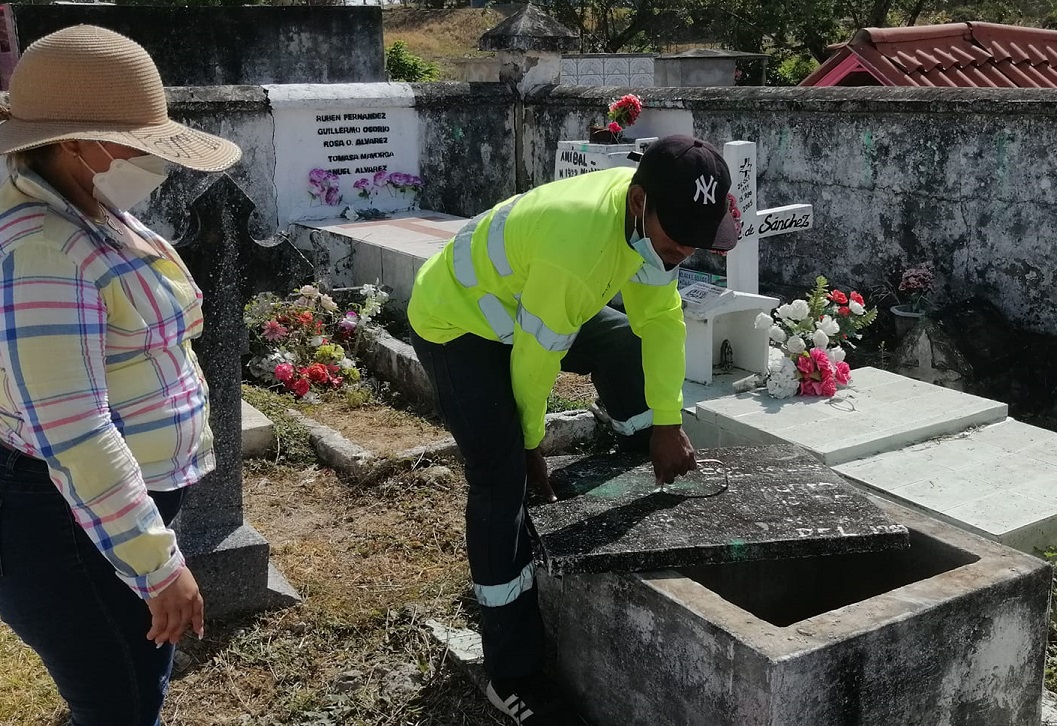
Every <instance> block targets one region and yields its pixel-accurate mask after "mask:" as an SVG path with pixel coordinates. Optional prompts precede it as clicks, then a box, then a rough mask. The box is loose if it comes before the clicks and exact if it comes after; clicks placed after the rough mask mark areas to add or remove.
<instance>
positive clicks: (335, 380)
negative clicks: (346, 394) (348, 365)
mask: <svg viewBox="0 0 1057 726" xmlns="http://www.w3.org/2000/svg"><path fill="white" fill-rule="evenodd" d="M344 380H345V379H344V378H342V377H341V376H334V377H333V378H331V379H330V385H332V386H334V388H341V384H342V382H343V381H344Z"/></svg>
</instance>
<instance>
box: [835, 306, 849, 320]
mask: <svg viewBox="0 0 1057 726" xmlns="http://www.w3.org/2000/svg"><path fill="white" fill-rule="evenodd" d="M837 315H840V316H841V317H842V318H846V317H848V316H849V315H851V308H850V307H848V306H847V305H841V306H840V307H839V308H837Z"/></svg>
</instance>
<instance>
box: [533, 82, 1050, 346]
mask: <svg viewBox="0 0 1057 726" xmlns="http://www.w3.org/2000/svg"><path fill="white" fill-rule="evenodd" d="M619 92H620V91H618V90H617V89H599V88H574V87H566V86H558V87H556V88H552V89H548V90H546V91H544V92H542V93H539V94H537V95H535V96H534V97H532V98H530V99H528V100H527V102H526V104H525V134H524V140H523V148H524V153H523V155H522V156H521V157H520V159H519V163H520V164H521V166H522V170H523V174H524V176H525V183H526V185H534V184H538V183H540V182H543V181H547V180H549V179H550V178H552V176H553V168H554V150H555V149H556V147H557V142H558V141H559V140H561V139H580V138H584V133H585V130H586V129H587V128H588V127H589V126H590V125H591V124H592V123H597V122H598V121H599V120H600V119H601V118H602V117H603V114H604V111H605V108H606V105H607V104H608V102H609V101H610V100H612V98H614V97H615V96H617V95H618V93H619ZM640 95H641V97H642V98H643V101H644V103H645V104H646V105H647V106H648V108H647V110H646V111H644V113H643V116H642V119H641V120H640V122H639V123H638V124H636V127H635V128H636V129H638V133H639V135H642V136H648V135H654V134H658V133H662V134H663V133H671V132H673V131H681V132H684V133H686V132H690V131H693V133H695V134H697V135H699V136H701V137H703V138H706V139H710V140H713V141H715V142H717V143H722V142H725V141H730V140H734V139H746V140H750V141H756V142H757V144H758V169H759V194H760V203H761V205H762V206H764V207H774V206H778V205H782V204H791V203H795V202H803V203H810V204H813V205H814V209H815V228H814V229H813V230H811V231H809V232H802V233H799V234H795V235H788V236H784V237H783V236H779V237H774V238H771V239H769V240H765V241H764V242H763V243H762V244H761V260H760V271H761V275H762V277H763V278H764V280H768V279H770V280H771V281H773V282H776V283H781V284H796V285H806V284H807V283H808V282H809V281H811V280H813V279H814V277H815V276H816V275H818V274H822V273H825V274H826V275H828V276H830V277H831V278H832V279H834V280H836V281H838V282H840V283H842V284H852V285H855V286H857V287H859V288H860V289H866V290H868V289H871V288H881V287H883V286H884V285H886V284H887V285H891V284H893V283H895V282H897V281H898V277H899V275H900V274H901V272H902V270H903V269H904V268H905V267H906V266H908V265H914V264H918V263H921V262H932V263H933V264H934V265H935V268H936V272H937V282H938V287H939V292H938V294H937V296H936V297H937V298H938V301H939V302H943V301H945V300H949V299H960V298H963V297H968V296H971V295H974V294H976V295H980V296H982V297H984V298H986V299H988V300H990V301H992V302H993V303H995V304H996V305H998V306H999V308H1000V309H1001V310H1002V312H1003V313H1004V314H1005V315H1007V316H1008V317H1009V318H1010V320H1011V322H1012V323H1013V324H1014V325H1016V326H1019V327H1023V328H1027V329H1030V330H1034V331H1038V332H1043V333H1048V334H1057V300H1054V298H1053V295H1052V290H1053V289H1054V284H1055V275H1057V272H1055V270H1057V249H1055V246H1054V244H1053V242H1054V234H1053V232H1052V229H1053V226H1054V218H1055V216H1054V213H1055V212H1057V204H1055V202H1054V196H1053V195H1054V189H1055V188H1057V165H1055V163H1054V161H1055V157H1054V152H1053V149H1054V148H1055V146H1057V115H1055V114H1054V111H1053V108H1054V107H1053V95H1052V93H1050V92H1046V91H1032V90H1006V89H994V90H991V89H987V90H983V89H942V90H941V89H934V90H933V89H896V88H861V89H860V88H856V89H844V88H827V89H802V88H789V89H777V88H724V89H643V90H642V91H641V92H640Z"/></svg>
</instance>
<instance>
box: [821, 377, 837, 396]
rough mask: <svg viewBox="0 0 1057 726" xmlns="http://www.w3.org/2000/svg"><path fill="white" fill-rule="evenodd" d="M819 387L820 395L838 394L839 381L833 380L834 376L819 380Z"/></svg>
mask: <svg viewBox="0 0 1057 726" xmlns="http://www.w3.org/2000/svg"><path fill="white" fill-rule="evenodd" d="M818 388H819V395H820V396H826V397H827V398H828V397H830V396H836V395H837V382H836V381H835V380H833V378H826V379H825V380H823V381H821V382H819V384H818Z"/></svg>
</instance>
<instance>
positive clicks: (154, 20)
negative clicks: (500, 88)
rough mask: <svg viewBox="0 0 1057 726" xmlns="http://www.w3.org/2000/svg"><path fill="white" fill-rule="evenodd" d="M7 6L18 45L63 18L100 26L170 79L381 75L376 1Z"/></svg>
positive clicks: (174, 82) (65, 22)
mask: <svg viewBox="0 0 1057 726" xmlns="http://www.w3.org/2000/svg"><path fill="white" fill-rule="evenodd" d="M13 9H14V16H15V30H16V33H17V36H18V46H19V49H20V50H24V49H25V48H26V47H27V46H28V45H29V44H30V43H32V42H33V41H34V40H36V39H37V38H40V37H42V36H44V35H47V34H48V33H52V32H54V31H56V30H59V29H60V28H65V27H67V26H69V25H76V24H78V23H90V24H93V25H100V26H103V27H105V28H110V29H111V30H114V31H116V32H118V33H122V34H124V35H127V36H129V37H130V38H132V39H133V40H135V41H136V42H138V43H140V44H141V45H142V46H143V47H144V48H146V49H147V51H148V52H150V54H151V56H152V57H153V58H154V62H155V63H157V65H158V69H159V71H160V72H161V77H162V79H163V80H164V81H165V83H167V84H168V85H171V86H211V85H229V84H244V83H366V82H370V81H381V80H384V79H385V62H384V57H383V56H384V50H383V46H382V10H381V8H380V7H378V6H374V7H367V6H362V7H252V6H244V7H222V8H217V7H208V6H196V5H195V4H193V3H192V4H191V5H189V6H184V7H151V6H107V5H18V4H15V5H14V6H13ZM235 39H237V42H233V40H235Z"/></svg>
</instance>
